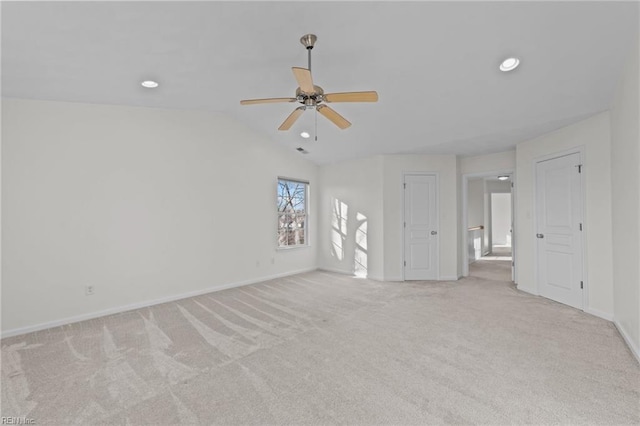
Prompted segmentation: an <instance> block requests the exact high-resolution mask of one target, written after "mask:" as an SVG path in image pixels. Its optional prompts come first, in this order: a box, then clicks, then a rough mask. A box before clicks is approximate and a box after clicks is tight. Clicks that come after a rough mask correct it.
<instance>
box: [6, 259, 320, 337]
mask: <svg viewBox="0 0 640 426" xmlns="http://www.w3.org/2000/svg"><path fill="white" fill-rule="evenodd" d="M316 269H317V268H307V269H300V270H297V271H289V272H284V273H281V274H275V275H269V276H266V277H260V278H252V279H249V280H244V281H237V282H234V283H228V284H223V285H220V286H215V287H209V288H205V289H202V290H196V291H190V292H188V293H181V294H176V295H173V296H167V297H161V298H159V299H153V300H147V301H144V302H138V303H132V304H129V305H124V306H117V307H115V308H109V309H104V310H101V311H97V312H90V313H88V314H82V315H76V316H73V317H67V318H62V319H59V320H54V321H48V322H43V323H40V324H35V325H30V326H27V327H20V328H14V329H11V330H6V331H5V330H2V333H1V334H0V338H2V339H4V338H6V337H12V336H19V335H21V334H27V333H31V332H34V331H40V330H46V329H48V328H53V327H59V326H61V325H66V324H72V323H75V322H80V321H86V320H90V319H94V318H100V317H104V316H107V315H113V314H119V313H122V312H127V311H132V310H134V309H140V308H146V307H149V306H154V305H159V304H161V303H167V302H175V301H176V300H182V299H187V298H189V297H195V296H200V295H202V294H207V293H214V292H216V291H220V290H227V289H229V288H234V287H241V286H244V285H249V284H256V283H259V282H263V281H269V280H273V279H276V278H282V277H287V276H290V275H296V274H302V273H304V272H311V271H315V270H316Z"/></svg>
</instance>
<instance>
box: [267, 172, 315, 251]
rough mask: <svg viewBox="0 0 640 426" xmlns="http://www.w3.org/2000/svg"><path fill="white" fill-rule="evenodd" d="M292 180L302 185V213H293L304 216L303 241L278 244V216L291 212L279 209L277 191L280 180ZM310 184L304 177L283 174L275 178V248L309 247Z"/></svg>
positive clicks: (279, 228) (293, 248)
mask: <svg viewBox="0 0 640 426" xmlns="http://www.w3.org/2000/svg"><path fill="white" fill-rule="evenodd" d="M282 181H284V182H292V183H296V184H302V185H304V214H299V213H295V212H294V213H293V214H294V215H296V216H304V219H303V223H304V227H303V228H302V229H303V235H304V243H301V244H293V245H280V230H281V229H282V228H281V227H280V223H281V222H280V218H281V217H282V216H284V215H287V214H292V213H287V212H284V211H283V212H281V211H280V206H279V203H278V201H279V200H278V198H279V191H280V182H282ZM309 187H310V185H309V181H307V180H304V179H297V178H289V177H285V176H278V178H277V179H276V250H295V249H301V248H307V247H310V246H311V244H310V242H309V228H310V225H309V216H310V215H309V192H310V189H309Z"/></svg>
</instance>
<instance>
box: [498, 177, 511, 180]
mask: <svg viewBox="0 0 640 426" xmlns="http://www.w3.org/2000/svg"><path fill="white" fill-rule="evenodd" d="M508 179H509V176H498V180H508Z"/></svg>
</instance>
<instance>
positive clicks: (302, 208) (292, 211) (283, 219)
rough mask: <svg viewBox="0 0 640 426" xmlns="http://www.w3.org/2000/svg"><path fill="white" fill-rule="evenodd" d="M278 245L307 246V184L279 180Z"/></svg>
mask: <svg viewBox="0 0 640 426" xmlns="http://www.w3.org/2000/svg"><path fill="white" fill-rule="evenodd" d="M277 195H278V197H277V203H278V245H279V246H295V245H299V244H306V235H305V233H306V229H305V228H306V219H307V216H306V206H307V184H306V183H302V182H294V181H289V180H283V179H279V180H278V194H277Z"/></svg>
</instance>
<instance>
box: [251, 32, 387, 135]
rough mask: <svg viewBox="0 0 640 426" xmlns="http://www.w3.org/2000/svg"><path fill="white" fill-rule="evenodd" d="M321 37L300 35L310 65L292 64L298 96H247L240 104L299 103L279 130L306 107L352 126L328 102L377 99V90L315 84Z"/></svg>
mask: <svg viewBox="0 0 640 426" xmlns="http://www.w3.org/2000/svg"><path fill="white" fill-rule="evenodd" d="M317 39H318V38H317V37H316V36H315V35H314V34H306V35H303V36H302V37H301V38H300V43H302V45H303V46H304V47H306V48H307V56H308V60H309V68H308V69H307V68H298V67H293V68H291V69H292V70H293V76H294V77H295V78H296V80H297V82H298V86H299V87H298V88H297V89H296V96H295V98H267V99H247V100H243V101H240V104H241V105H255V104H270V103H278V102H299V103H301V104H302V106H299V107H298V108H296V109H295V110H293V112H292V113H291V114H290V115H289V116H288V117H287V118H286V120H284V122H283V123H282V124H281V125H280V127H278V130H289V129H290V128H291V126H293V124H294V123H295V122H296V120H297V119H298V118H300V116H301V115H302V113H303V112H304V111H305V110H307V109H315V110H316V112H319V113H320V114H322V115H323V116H325V117H326V118H327V119H329V121H331V122H332V123H333V124H335V125H336V126H338V127H339V128H341V129H346V128H347V127H349V126H351V123H350V122H349V121H348V120H347V119H346V118H344V117H343V116H341V115H340V114H338V113H337V112H336V111H335V110H334V109H333V108H331V107H329V106H328V105H325V104H326V103H331V102H377V101H378V93H377V92H375V91H368V92H343V93H324V90H323V89H322V87H320V86H316V85H314V84H313V79H312V78H311V49H313V46H314V44H315V42H316V40H317Z"/></svg>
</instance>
